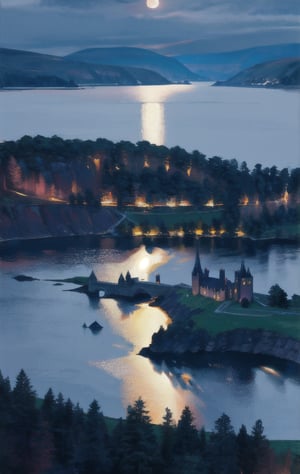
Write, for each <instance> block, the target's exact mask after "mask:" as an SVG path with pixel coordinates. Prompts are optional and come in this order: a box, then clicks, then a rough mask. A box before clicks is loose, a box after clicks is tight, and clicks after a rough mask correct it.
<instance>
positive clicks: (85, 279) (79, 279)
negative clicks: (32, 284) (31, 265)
mask: <svg viewBox="0 0 300 474" xmlns="http://www.w3.org/2000/svg"><path fill="white" fill-rule="evenodd" d="M47 281H54V282H56V283H74V284H75V285H81V286H82V285H86V284H87V282H88V277H83V276H76V277H72V278H65V279H63V280H62V279H60V280H47Z"/></svg>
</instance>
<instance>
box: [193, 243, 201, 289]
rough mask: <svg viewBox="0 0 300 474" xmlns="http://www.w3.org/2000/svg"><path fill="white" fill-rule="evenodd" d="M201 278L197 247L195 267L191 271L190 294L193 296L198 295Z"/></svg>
mask: <svg viewBox="0 0 300 474" xmlns="http://www.w3.org/2000/svg"><path fill="white" fill-rule="evenodd" d="M202 276H203V271H202V268H201V263H200V256H199V247H198V245H197V250H196V258H195V265H194V268H193V271H192V293H193V295H199V292H200V280H201V278H202Z"/></svg>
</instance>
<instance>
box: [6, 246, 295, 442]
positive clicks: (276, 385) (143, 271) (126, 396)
mask: <svg viewBox="0 0 300 474" xmlns="http://www.w3.org/2000/svg"><path fill="white" fill-rule="evenodd" d="M299 254H300V252H299V248H298V247H296V246H290V245H287V246H282V245H273V246H265V247H262V248H260V249H258V248H256V247H254V246H251V248H249V247H244V246H243V245H242V244H240V243H237V242H236V243H234V244H233V245H231V246H230V247H228V246H225V245H224V244H222V245H220V244H218V243H216V241H213V240H212V241H210V242H209V243H203V244H201V255H202V263H203V265H204V266H207V267H208V268H210V269H211V273H212V274H215V275H217V273H218V270H219V268H220V267H223V266H224V267H225V268H226V272H227V275H228V277H229V278H232V277H233V271H234V270H235V269H236V268H238V267H239V265H240V261H241V258H242V257H245V258H246V264H247V265H249V266H250V269H251V270H252V272H253V273H254V276H255V279H254V285H255V290H256V291H262V292H263V291H264V292H267V291H268V289H269V288H270V286H271V285H272V284H274V283H276V282H279V283H280V284H281V286H282V287H284V288H285V289H289V293H290V295H291V294H293V293H295V292H298V288H297V286H298V277H299ZM193 261H194V249H193V248H191V247H185V246H183V245H176V246H173V247H158V246H147V247H145V246H144V245H142V244H141V243H138V242H131V243H129V242H123V243H121V244H120V242H119V243H118V244H117V243H116V242H115V241H114V240H112V239H67V240H65V241H60V242H55V241H52V242H51V241H49V242H46V241H45V242H36V243H35V244H34V245H33V244H29V243H28V244H22V245H20V247H13V248H11V249H7V248H6V249H2V250H1V249H0V366H1V370H2V371H3V374H4V375H5V376H9V377H10V378H11V379H12V380H13V381H14V378H15V376H16V374H17V373H18V371H19V370H20V368H21V367H23V368H24V369H25V370H26V371H27V373H28V375H29V376H30V378H31V380H32V383H33V385H34V386H35V388H36V389H37V391H38V393H39V394H40V395H44V393H45V392H46V391H47V389H48V388H49V386H51V387H52V388H53V389H54V390H55V392H56V394H57V393H58V392H59V391H61V392H62V393H63V394H64V396H65V397H71V399H72V400H73V401H74V402H76V401H79V403H80V404H81V405H82V406H83V407H84V408H87V406H88V404H89V403H90V402H91V401H92V399H93V398H96V399H98V401H99V403H100V405H101V407H102V409H103V411H104V412H105V413H106V414H108V415H111V416H124V414H125V410H126V406H127V405H128V404H129V403H132V402H133V401H134V400H135V399H136V398H138V397H139V396H142V397H143V398H144V399H145V400H146V402H147V405H148V407H149V409H150V412H151V416H152V419H153V420H154V421H155V422H160V421H161V416H162V414H163V412H164V408H165V407H166V406H168V407H170V408H171V410H172V411H173V413H174V415H175V417H178V416H179V415H180V412H181V410H182V409H183V407H184V406H185V405H189V406H190V407H191V408H192V410H193V412H194V414H195V416H196V418H197V422H198V424H199V426H200V425H202V424H204V425H205V426H206V427H207V428H211V427H212V426H213V423H214V421H215V420H216V418H217V417H218V416H220V414H221V413H222V412H226V413H228V414H229V415H230V417H231V419H232V421H233V424H234V425H235V426H236V427H239V426H240V425H241V423H244V424H246V425H247V426H248V427H249V428H251V426H252V425H253V424H254V422H255V420H256V419H258V418H262V419H263V422H264V425H265V428H266V432H267V434H268V436H269V437H270V438H286V439H300V412H299V406H298V402H299V396H300V374H297V373H295V372H293V373H287V372H283V371H281V370H278V367H277V366H276V365H275V366H274V365H272V364H271V365H269V366H268V367H267V368H266V367H263V366H262V365H261V366H258V365H253V364H252V365H251V363H248V362H244V361H238V360H235V361H234V362H232V361H231V362H230V361H227V362H226V361H223V362H222V363H220V362H218V363H217V364H216V363H213V361H211V363H210V364H209V365H207V364H203V365H201V364H199V365H198V366H193V367H191V366H190V367H188V366H186V367H182V366H178V365H176V364H175V365H174V364H171V365H167V364H166V363H163V364H161V365H157V364H153V363H152V362H151V361H149V360H148V359H146V358H143V357H140V356H138V355H137V353H138V351H139V350H140V348H141V347H143V346H147V345H148V344H149V343H150V340H151V336H152V333H153V332H155V331H157V330H158V328H159V327H160V325H166V324H167V319H166V316H165V315H164V314H163V313H162V312H161V311H160V310H159V309H157V308H150V307H148V306H147V305H146V304H140V305H133V304H131V303H126V302H117V301H114V300H109V299H107V300H105V299H102V300H100V301H99V302H96V303H95V302H92V301H89V299H88V298H87V296H86V295H84V294H79V293H76V292H70V291H66V290H69V289H71V288H73V287H74V285H71V284H64V285H62V286H56V285H55V284H54V283H53V282H52V281H47V280H50V279H56V278H67V277H72V276H74V275H84V276H87V275H88V274H89V273H90V271H91V269H94V271H95V272H96V273H97V275H98V276H99V278H103V279H108V280H113V281H115V280H116V279H117V278H118V276H119V274H120V272H124V273H125V272H126V271H127V270H128V269H129V270H130V271H131V273H132V275H136V276H139V277H140V278H144V279H149V280H152V281H153V280H154V276H155V273H156V272H157V271H159V272H160V274H161V279H162V281H164V282H169V283H179V282H184V283H190V273H191V268H192V265H193ZM17 274H26V275H31V276H33V277H35V278H39V279H40V280H39V281H33V282H17V281H16V280H14V279H13V278H12V277H13V276H15V275H17ZM94 320H97V321H98V322H100V323H101V324H102V325H103V326H104V328H103V330H102V332H101V333H100V334H98V335H96V336H95V335H93V334H92V333H91V332H90V331H89V330H84V329H83V328H82V324H83V323H84V322H86V323H87V324H90V323H91V322H93V321H94ZM264 365H266V364H264ZM269 369H273V370H269ZM274 369H275V370H274Z"/></svg>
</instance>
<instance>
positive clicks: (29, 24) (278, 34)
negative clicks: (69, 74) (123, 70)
mask: <svg viewBox="0 0 300 474" xmlns="http://www.w3.org/2000/svg"><path fill="white" fill-rule="evenodd" d="M0 1H1V0H0ZM34 2H35V6H30V5H29V4H30V3H31V4H33V3H34ZM12 3H14V4H15V5H16V3H18V5H19V7H17V6H15V7H14V8H11V7H10V6H11V5H12ZM160 4H161V6H160V8H158V9H156V10H149V9H148V8H146V0H2V10H1V17H2V22H1V38H2V39H1V46H2V47H8V48H9V47H11V48H19V49H32V50H39V51H42V50H45V51H47V52H51V53H57V54H60V52H61V51H63V52H65V51H67V52H70V50H73V51H74V50H76V49H83V48H86V47H97V46H120V45H128V46H144V47H149V48H155V47H161V46H162V45H171V44H177V45H178V44H183V45H184V44H187V43H190V42H193V41H194V42H195V41H196V42H197V41H198V42H199V51H200V50H201V51H203V50H205V49H207V50H214V51H216V50H219V51H220V49H222V48H224V47H226V49H228V48H229V49H237V48H242V47H251V46H253V45H258V44H272V43H273V44H275V43H278V42H281V43H284V42H293V41H295V42H296V41H299V39H300V38H299V17H297V12H298V10H299V6H298V0H297V1H294V0H285V1H284V2H283V1H282V0H280V1H279V0H268V1H266V0H251V2H250V1H248V2H246V1H245V0H161V1H160ZM26 5H27V6H26ZM299 5H300V3H299ZM66 11H67V13H66ZM177 51H178V48H177Z"/></svg>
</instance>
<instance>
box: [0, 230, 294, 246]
mask: <svg viewBox="0 0 300 474" xmlns="http://www.w3.org/2000/svg"><path fill="white" fill-rule="evenodd" d="M84 237H91V238H93V237H95V238H96V237H102V238H112V239H124V238H125V239H133V240H135V239H136V240H146V241H149V242H153V243H155V242H156V241H162V240H165V241H169V240H171V241H172V240H176V241H179V242H182V241H184V240H187V239H189V240H191V241H193V240H196V239H197V240H200V241H201V240H219V241H226V240H234V241H243V242H253V243H268V244H291V245H292V244H295V245H299V243H300V237H298V236H295V237H261V238H260V237H251V236H247V237H245V236H244V237H239V236H225V237H224V236H218V235H214V236H212V235H202V236H201V237H199V236H196V235H186V236H184V237H179V236H168V235H158V236H149V235H140V236H130V235H126V234H121V233H113V232H99V233H82V234H75V233H73V234H71V233H70V234H67V235H51V234H48V235H44V236H32V237H10V238H6V239H1V238H0V248H1V247H5V246H6V245H7V246H8V245H9V244H14V243H16V244H17V243H22V242H31V241H32V242H36V241H37V240H40V241H46V240H57V239H62V240H65V239H72V238H84Z"/></svg>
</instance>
